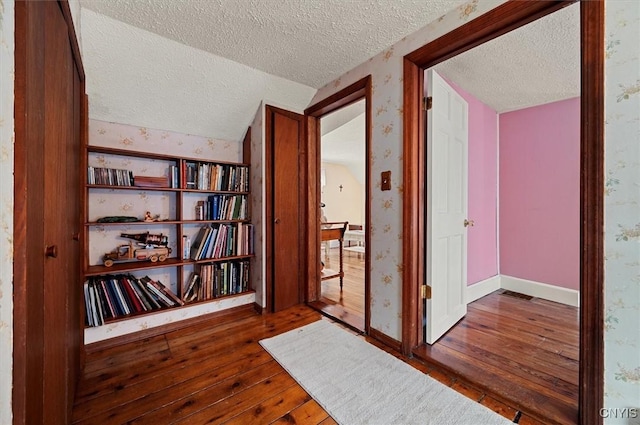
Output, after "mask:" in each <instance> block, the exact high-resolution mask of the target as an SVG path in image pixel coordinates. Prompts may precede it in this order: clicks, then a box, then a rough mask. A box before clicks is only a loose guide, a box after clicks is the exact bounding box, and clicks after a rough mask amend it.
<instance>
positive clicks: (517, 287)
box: [474, 275, 580, 307]
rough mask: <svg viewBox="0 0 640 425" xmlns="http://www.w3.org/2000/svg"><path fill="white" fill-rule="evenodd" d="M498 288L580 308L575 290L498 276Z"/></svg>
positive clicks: (578, 292)
mask: <svg viewBox="0 0 640 425" xmlns="http://www.w3.org/2000/svg"><path fill="white" fill-rule="evenodd" d="M474 286H475V285H474ZM500 287H501V288H502V289H508V290H510V291H515V292H520V293H522V294H526V295H531V296H532V297H538V298H543V299H545V300H549V301H555V302H557V303H561V304H567V305H571V306H573V307H579V306H580V291H577V290H575V289H567V288H562V287H560V286H554V285H549V284H546V283H541V282H534V281H532V280H526V279H520V278H517V277H511V276H505V275H500Z"/></svg>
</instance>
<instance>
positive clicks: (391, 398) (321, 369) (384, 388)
mask: <svg viewBox="0 0 640 425" xmlns="http://www.w3.org/2000/svg"><path fill="white" fill-rule="evenodd" d="M260 344H261V345H262V346H263V347H264V348H265V349H266V350H267V351H268V352H269V353H270V354H271V355H272V356H273V358H275V359H276V361H277V362H278V363H280V364H281V365H282V367H284V368H285V369H286V370H287V372H289V374H290V375H291V376H292V377H293V378H294V379H295V380H296V381H297V382H298V383H299V384H300V385H301V386H302V387H303V388H304V389H305V390H306V391H307V392H308V393H309V394H310V395H311V397H313V399H314V400H316V401H317V402H318V404H320V405H321V406H322V407H323V408H324V409H325V410H326V411H327V412H328V413H329V414H330V415H331V416H332V417H333V419H335V420H336V421H337V422H338V423H339V424H343V425H358V424H367V425H377V424H380V425H391V424H398V425H400V424H402V425H405V424H406V425H408V424H420V425H427V424H432V425H447V424H456V425H480V424H482V425H493V424H496V425H500V424H510V423H511V421H509V420H507V419H506V418H504V417H502V416H500V415H498V414H497V413H495V412H493V411H492V410H490V409H488V408H486V407H484V406H482V405H481V404H479V403H477V402H474V401H473V400H471V399H469V398H467V397H465V396H463V395H461V394H459V393H458V392H456V391H454V390H452V389H451V388H449V387H447V386H446V385H443V384H441V383H440V382H438V381H436V380H435V379H433V378H431V377H429V376H427V375H425V374H424V373H422V372H420V371H419V370H417V369H414V368H413V367H411V366H409V365H408V364H406V363H404V362H403V361H401V360H399V359H397V358H395V357H393V356H392V355H390V354H388V353H386V352H384V351H382V350H380V349H379V348H377V347H375V346H373V345H371V344H369V343H368V342H366V341H364V340H363V339H362V338H360V337H358V336H356V335H354V334H352V333H350V332H348V331H346V330H344V329H342V328H341V327H339V326H338V325H336V324H334V323H332V322H329V321H327V320H319V321H317V322H314V323H311V324H309V325H306V326H304V327H301V328H298V329H294V330H292V331H289V332H287V333H284V334H281V335H278V336H275V337H273V338H268V339H263V340H262V341H260Z"/></svg>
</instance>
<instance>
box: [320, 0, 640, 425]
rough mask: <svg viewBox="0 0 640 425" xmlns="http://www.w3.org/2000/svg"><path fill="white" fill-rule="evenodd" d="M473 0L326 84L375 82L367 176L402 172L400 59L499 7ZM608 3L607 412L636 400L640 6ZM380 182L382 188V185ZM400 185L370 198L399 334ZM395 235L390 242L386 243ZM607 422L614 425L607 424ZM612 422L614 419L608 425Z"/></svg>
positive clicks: (380, 298)
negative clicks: (639, 43)
mask: <svg viewBox="0 0 640 425" xmlns="http://www.w3.org/2000/svg"><path fill="white" fill-rule="evenodd" d="M500 3H502V1H495V0H487V1H481V0H472V1H469V2H467V3H465V4H463V5H461V6H459V7H458V8H456V9H454V10H452V11H451V12H449V13H447V14H446V15H444V16H442V17H440V18H439V19H437V20H436V21H435V22H433V23H431V24H429V25H427V26H426V27H425V28H423V29H421V30H419V31H417V32H416V33H414V34H412V35H410V36H408V37H406V38H404V39H403V40H401V41H399V42H398V43H396V44H395V45H393V46H391V47H390V48H388V49H386V50H384V51H383V52H381V53H380V54H378V55H376V56H374V57H372V58H371V59H369V60H368V61H367V62H365V63H363V64H361V65H359V66H358V67H356V68H354V69H353V70H351V71H349V72H347V73H346V74H344V75H343V76H341V77H340V78H338V79H336V80H335V81H332V82H331V83H329V84H327V85H326V86H324V87H322V88H321V89H320V90H319V91H318V93H317V94H316V96H315V97H314V98H313V99H312V101H311V103H312V104H314V103H316V102H318V101H320V100H322V99H325V98H327V97H328V96H330V95H331V94H333V93H335V92H337V91H338V90H341V89H342V88H344V87H346V86H348V85H349V84H351V83H353V82H355V81H357V80H359V79H360V78H362V77H364V76H366V75H369V74H371V75H372V77H373V91H374V94H373V139H372V154H373V158H372V167H371V175H372V176H376V175H379V174H380V172H381V171H383V170H391V171H392V175H402V57H403V55H405V54H407V53H409V52H411V51H413V50H415V49H417V48H419V47H421V46H423V45H425V44H426V43H428V42H430V41H432V40H434V39H436V38H437V37H439V36H441V35H443V34H445V33H447V32H449V31H451V30H452V29H454V28H456V27H458V26H460V25H462V24H464V23H466V22H468V21H469V20H470V19H473V18H475V17H477V16H479V15H480V14H482V13H484V12H486V11H488V10H490V9H492V8H494V7H495V6H497V5H498V4H500ZM605 7H606V28H605V30H606V34H607V40H606V49H607V51H606V90H605V92H606V114H607V115H606V118H607V120H606V123H605V124H606V143H607V152H606V155H607V159H606V160H607V164H606V173H607V188H606V191H607V200H606V220H607V221H606V229H605V231H606V241H605V242H606V250H607V252H606V282H605V287H606V310H607V311H606V340H605V360H606V368H605V370H606V373H605V374H606V376H605V378H606V384H605V391H606V404H605V405H606V406H607V407H630V406H635V407H638V404H639V401H638V400H640V366H639V356H638V351H639V349H640V335H639V333H640V220H639V218H638V217H640V193H639V192H638V186H639V185H640V177H639V176H640V145H639V144H638V137H639V135H640V134H639V132H638V126H639V125H640V118H639V116H640V79H639V78H638V75H639V69H640V66H639V56H640V54H639V53H638V48H637V44H638V40H639V39H640V33H639V32H640V31H639V28H640V3H638V2H632V1H616V0H608V1H606V2H605ZM378 184H379V183H378ZM401 202H402V182H401V181H396V182H395V187H394V190H392V191H390V192H380V191H379V190H376V189H375V188H374V190H373V193H372V199H371V206H372V211H371V219H372V220H371V221H372V222H371V226H372V235H371V245H372V259H373V261H372V265H371V286H372V288H371V297H372V306H371V326H372V327H374V328H375V329H378V330H381V331H383V332H384V333H386V334H387V335H389V336H391V337H393V338H396V339H399V338H400V333H401V319H400V318H401V314H402V312H401V277H402V240H401V237H402V208H401ZM389 236H392V237H389ZM608 421H611V420H610V419H609V420H608ZM611 423H613V422H611Z"/></svg>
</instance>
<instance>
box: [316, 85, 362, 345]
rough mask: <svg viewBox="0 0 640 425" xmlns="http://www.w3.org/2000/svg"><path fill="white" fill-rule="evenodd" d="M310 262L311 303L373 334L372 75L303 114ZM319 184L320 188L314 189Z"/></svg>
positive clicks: (330, 314)
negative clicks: (306, 154) (370, 224)
mask: <svg viewBox="0 0 640 425" xmlns="http://www.w3.org/2000/svg"><path fill="white" fill-rule="evenodd" d="M305 118H306V120H307V125H306V128H307V136H308V139H307V149H308V155H309V159H310V160H309V169H308V177H309V182H310V183H312V184H311V185H310V187H311V190H310V191H309V197H308V202H309V203H308V211H309V221H308V223H309V229H310V234H309V236H310V237H309V240H308V252H309V259H308V260H309V264H310V265H312V264H317V267H310V268H309V274H308V283H307V291H306V299H307V302H308V303H309V305H310V306H312V307H314V308H316V309H318V310H319V311H320V312H322V313H323V314H326V315H329V316H331V317H333V318H335V319H337V320H339V321H342V322H343V323H345V324H346V325H348V326H350V327H351V328H353V329H355V330H358V331H360V332H364V333H366V334H368V333H369V331H370V329H369V321H370V282H369V276H370V258H371V253H370V250H368V249H367V247H368V246H369V238H370V236H371V235H370V232H369V231H368V230H369V223H370V220H369V216H370V204H369V199H370V191H371V183H370V175H369V174H370V171H369V170H370V157H371V155H370V139H371V77H370V76H368V77H365V78H363V79H361V80H360V81H357V82H356V83H354V84H352V85H350V86H348V87H346V88H345V89H343V90H341V91H340V92H338V93H336V94H334V95H332V96H330V97H329V98H327V99H324V100H322V101H320V102H318V103H316V104H315V105H313V106H310V107H309V108H308V109H307V110H306V111H305ZM313 186H315V187H313Z"/></svg>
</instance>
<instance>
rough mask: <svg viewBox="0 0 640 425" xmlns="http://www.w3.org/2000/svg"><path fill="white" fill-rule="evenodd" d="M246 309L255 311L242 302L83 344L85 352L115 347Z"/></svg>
mask: <svg viewBox="0 0 640 425" xmlns="http://www.w3.org/2000/svg"><path fill="white" fill-rule="evenodd" d="M243 310H246V311H247V313H250V312H251V313H255V308H254V305H253V304H244V305H239V306H237V307H231V308H228V309H225V310H220V311H214V312H212V313H207V314H203V315H201V316H196V317H191V318H188V319H184V320H177V321H175V322H171V323H167V324H164V325H159V326H155V327H152V328H147V329H142V330H139V331H136V332H131V333H126V334H123V335H118V336H114V337H113V338H107V339H102V340H99V341H96V342H91V343H88V344H86V345H85V346H84V349H85V353H86V354H90V353H93V352H95V351H100V350H104V349H106V348H113V347H117V346H118V345H123V344H127V343H130V342H134V341H140V340H143V339H146V338H151V337H154V336H158V335H162V334H165V333H169V332H172V331H176V330H179V329H183V328H186V327H188V326H193V325H195V324H198V323H200V322H204V321H207V320H211V319H216V318H217V319H219V318H222V317H224V316H227V315H230V314H234V313H239V312H242V311H243Z"/></svg>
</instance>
